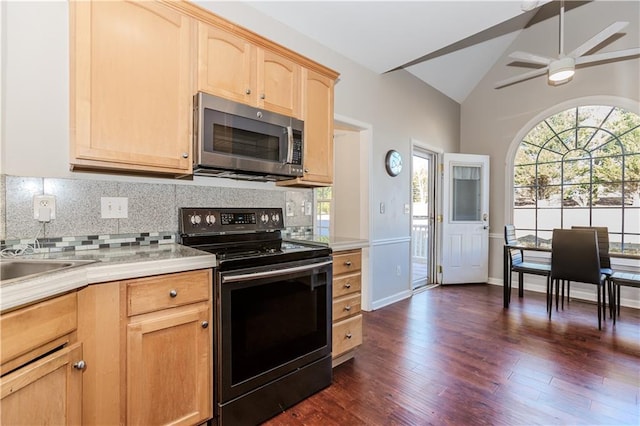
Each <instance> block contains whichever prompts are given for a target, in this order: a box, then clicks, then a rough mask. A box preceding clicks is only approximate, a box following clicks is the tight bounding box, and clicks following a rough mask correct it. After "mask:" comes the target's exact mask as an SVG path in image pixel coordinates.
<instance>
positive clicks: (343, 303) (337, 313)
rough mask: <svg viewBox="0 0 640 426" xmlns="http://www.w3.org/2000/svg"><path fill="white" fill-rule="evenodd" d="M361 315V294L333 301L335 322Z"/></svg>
mask: <svg viewBox="0 0 640 426" xmlns="http://www.w3.org/2000/svg"><path fill="white" fill-rule="evenodd" d="M358 313H360V293H357V294H353V295H348V296H344V297H340V298H338V299H335V300H334V301H333V320H334V321H338V320H340V319H342V318H346V317H349V316H352V315H355V314H358Z"/></svg>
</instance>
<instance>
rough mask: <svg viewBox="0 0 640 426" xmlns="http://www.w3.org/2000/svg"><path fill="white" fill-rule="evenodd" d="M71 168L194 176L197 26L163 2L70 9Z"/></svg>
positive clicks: (78, 4)
mask: <svg viewBox="0 0 640 426" xmlns="http://www.w3.org/2000/svg"><path fill="white" fill-rule="evenodd" d="M70 22H71V96H70V103H71V143H70V148H71V165H72V168H90V169H95V168H97V169H115V170H127V171H142V172H154V173H155V172H158V173H170V174H174V175H181V174H190V173H191V171H192V165H191V164H192V160H191V138H192V136H191V104H192V95H193V93H192V88H193V83H192V78H191V70H192V65H193V60H194V58H193V55H192V46H193V45H194V44H195V42H194V41H193V38H195V36H194V30H193V25H194V24H193V22H194V20H193V19H192V18H191V17H189V16H187V15H184V14H181V13H179V12H178V11H176V10H175V9H173V8H170V7H167V6H165V5H163V4H161V3H159V2H150V1H148V2H129V1H92V2H88V1H72V2H71V3H70Z"/></svg>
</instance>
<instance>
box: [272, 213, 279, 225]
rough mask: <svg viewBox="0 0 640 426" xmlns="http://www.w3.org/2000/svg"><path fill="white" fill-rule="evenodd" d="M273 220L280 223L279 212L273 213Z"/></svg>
mask: <svg viewBox="0 0 640 426" xmlns="http://www.w3.org/2000/svg"><path fill="white" fill-rule="evenodd" d="M271 220H272V221H273V223H274V224H278V223H280V215H279V214H278V213H273V214H272V215H271Z"/></svg>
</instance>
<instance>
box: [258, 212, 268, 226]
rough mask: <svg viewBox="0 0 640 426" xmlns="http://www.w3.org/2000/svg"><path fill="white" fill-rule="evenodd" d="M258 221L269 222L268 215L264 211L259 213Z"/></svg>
mask: <svg viewBox="0 0 640 426" xmlns="http://www.w3.org/2000/svg"><path fill="white" fill-rule="evenodd" d="M260 222H262V223H264V224H267V223H268V222H269V215H268V214H266V213H262V214H261V215H260Z"/></svg>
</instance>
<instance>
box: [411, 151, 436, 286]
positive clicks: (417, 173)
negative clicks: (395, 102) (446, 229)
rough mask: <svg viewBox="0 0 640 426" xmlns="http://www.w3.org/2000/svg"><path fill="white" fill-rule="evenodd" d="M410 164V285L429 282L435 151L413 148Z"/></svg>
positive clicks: (431, 250)
mask: <svg viewBox="0 0 640 426" xmlns="http://www.w3.org/2000/svg"><path fill="white" fill-rule="evenodd" d="M412 157H413V158H412V160H413V161H412V164H411V166H412V167H411V201H412V203H411V287H412V288H413V289H414V290H415V289H417V288H419V287H422V286H425V285H429V284H433V283H434V282H435V279H434V278H435V277H434V275H435V274H434V273H433V272H434V267H433V265H434V261H433V260H434V259H435V249H434V248H435V241H436V239H435V233H434V229H435V227H434V224H435V217H436V214H435V212H436V209H435V207H436V203H435V199H436V198H435V193H436V191H435V188H436V186H435V183H436V176H437V174H436V169H437V167H436V154H435V153H434V152H431V151H428V150H426V149H423V148H419V147H415V146H414V148H413V155H412Z"/></svg>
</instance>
